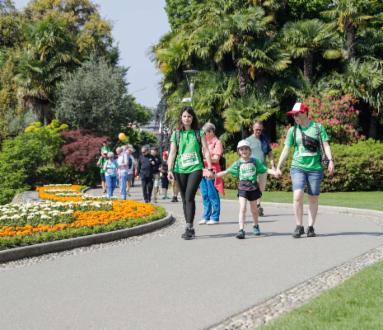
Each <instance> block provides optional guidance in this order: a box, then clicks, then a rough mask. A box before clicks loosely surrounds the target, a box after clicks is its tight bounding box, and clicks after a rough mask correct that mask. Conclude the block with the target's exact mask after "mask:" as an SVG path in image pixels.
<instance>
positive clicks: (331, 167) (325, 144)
mask: <svg viewBox="0 0 383 330" xmlns="http://www.w3.org/2000/svg"><path fill="white" fill-rule="evenodd" d="M323 148H324V152H325V154H326V156H327V158H328V159H329V160H330V163H329V164H328V172H329V174H330V175H332V174H333V173H334V161H333V159H332V154H331V148H330V145H329V144H328V142H324V141H323Z"/></svg>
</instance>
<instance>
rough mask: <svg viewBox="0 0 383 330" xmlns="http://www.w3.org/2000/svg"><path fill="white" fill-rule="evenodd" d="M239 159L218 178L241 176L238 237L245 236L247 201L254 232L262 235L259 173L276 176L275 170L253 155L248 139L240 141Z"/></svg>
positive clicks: (217, 176) (218, 175) (220, 173)
mask: <svg viewBox="0 0 383 330" xmlns="http://www.w3.org/2000/svg"><path fill="white" fill-rule="evenodd" d="M237 151H238V154H239V157H240V158H239V160H237V161H236V162H234V163H233V164H232V165H231V166H230V167H229V168H228V169H227V170H226V171H222V172H219V173H217V174H216V175H215V177H216V178H220V177H223V176H224V175H226V174H228V173H229V174H231V175H232V176H234V177H237V178H239V183H238V201H239V232H238V234H237V235H236V238H238V239H244V238H245V229H244V228H245V218H246V207H247V202H249V203H250V209H251V214H252V215H253V233H254V235H257V236H259V235H261V231H260V228H259V224H258V209H257V200H258V199H259V198H260V197H261V196H262V193H261V191H260V189H259V186H258V183H257V175H258V174H263V173H268V174H272V175H274V176H275V171H274V170H272V169H268V168H267V167H266V166H265V165H264V164H263V163H262V162H261V161H259V160H258V159H255V158H253V157H251V148H250V143H249V142H248V141H246V140H241V141H239V143H238V145H237Z"/></svg>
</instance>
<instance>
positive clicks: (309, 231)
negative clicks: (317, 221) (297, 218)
mask: <svg viewBox="0 0 383 330" xmlns="http://www.w3.org/2000/svg"><path fill="white" fill-rule="evenodd" d="M315 236H316V234H315V231H314V227H313V226H309V227H308V228H307V237H315Z"/></svg>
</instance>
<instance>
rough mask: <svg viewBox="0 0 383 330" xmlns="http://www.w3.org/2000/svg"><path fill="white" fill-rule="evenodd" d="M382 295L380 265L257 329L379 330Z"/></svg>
mask: <svg viewBox="0 0 383 330" xmlns="http://www.w3.org/2000/svg"><path fill="white" fill-rule="evenodd" d="M382 293H383V262H380V263H377V264H375V265H373V266H371V267H368V268H366V269H365V270H363V271H361V272H360V273H358V274H357V275H356V276H354V277H352V278H351V279H349V280H347V281H346V282H344V283H343V284H341V285H340V286H338V287H337V288H335V289H332V290H329V291H328V292H326V293H324V294H322V295H321V296H320V297H318V298H317V299H315V300H313V301H312V302H310V303H308V304H306V305H304V306H302V307H301V308H298V309H296V310H294V311H292V312H290V313H288V314H286V315H284V316H282V317H280V318H278V319H277V320H275V321H273V322H271V323H270V324H268V325H266V326H263V327H261V328H260V329H262V330H266V329H267V330H271V329H278V330H279V329H283V330H297V329H318V330H321V329H326V330H327V329H337V330H338V329H342V330H343V329H344V330H351V329H355V330H356V329H358V330H359V329H363V330H365V329H377V330H378V329H383V307H382V306H383V294H382Z"/></svg>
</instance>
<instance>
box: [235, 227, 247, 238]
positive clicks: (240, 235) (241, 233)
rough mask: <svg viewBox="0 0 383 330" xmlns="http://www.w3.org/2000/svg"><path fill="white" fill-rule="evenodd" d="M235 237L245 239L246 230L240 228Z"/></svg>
mask: <svg viewBox="0 0 383 330" xmlns="http://www.w3.org/2000/svg"><path fill="white" fill-rule="evenodd" d="M235 237H236V238H238V239H244V238H245V231H244V230H243V229H240V230H239V232H238V234H237V235H235Z"/></svg>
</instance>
